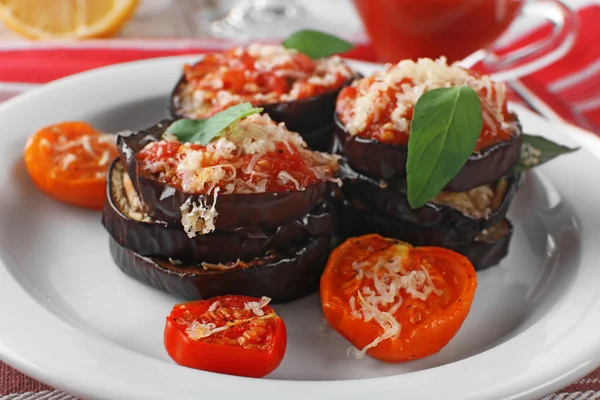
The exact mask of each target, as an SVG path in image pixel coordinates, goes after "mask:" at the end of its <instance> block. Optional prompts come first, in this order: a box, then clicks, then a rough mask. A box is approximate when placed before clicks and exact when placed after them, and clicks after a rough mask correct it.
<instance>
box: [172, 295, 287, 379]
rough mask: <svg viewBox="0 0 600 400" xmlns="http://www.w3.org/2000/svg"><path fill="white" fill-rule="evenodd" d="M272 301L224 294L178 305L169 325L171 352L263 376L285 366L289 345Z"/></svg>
mask: <svg viewBox="0 0 600 400" xmlns="http://www.w3.org/2000/svg"><path fill="white" fill-rule="evenodd" d="M269 301H270V299H269V298H268V297H262V298H260V299H258V298H254V297H247V296H220V297H214V298H212V299H209V300H200V301H194V302H191V303H185V304H178V305H176V306H175V307H174V308H173V311H171V315H169V316H168V317H167V324H166V327H165V348H166V350H167V353H169V356H170V357H171V358H172V359H173V360H174V361H175V362H176V363H177V364H180V365H183V366H186V367H190V368H196V369H201V370H205V371H211V372H218V373H222V374H230V375H239V376H248V377H253V378H262V377H263V376H265V375H267V374H269V373H271V372H272V371H274V370H275V368H277V367H278V366H279V364H280V363H281V360H282V359H283V355H284V354H285V348H286V345H287V333H286V330H285V325H284V323H283V320H282V319H281V318H279V316H277V314H275V311H273V309H272V308H271V307H269V305H268V304H269Z"/></svg>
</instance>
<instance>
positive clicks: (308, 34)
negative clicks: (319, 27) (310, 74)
mask: <svg viewBox="0 0 600 400" xmlns="http://www.w3.org/2000/svg"><path fill="white" fill-rule="evenodd" d="M282 46H283V47H285V48H286V49H295V50H298V51H299V52H301V53H304V54H306V55H307V56H309V57H310V58H313V59H316V58H323V57H329V56H331V55H334V54H338V53H344V52H346V51H348V50H352V49H353V48H354V45H353V44H352V43H348V42H346V41H345V40H343V39H340V38H338V37H336V36H333V35H329V34H327V33H323V32H319V31H312V30H301V31H298V32H295V33H293V34H292V35H291V36H290V37H288V38H287V39H286V40H284V41H283V43H282Z"/></svg>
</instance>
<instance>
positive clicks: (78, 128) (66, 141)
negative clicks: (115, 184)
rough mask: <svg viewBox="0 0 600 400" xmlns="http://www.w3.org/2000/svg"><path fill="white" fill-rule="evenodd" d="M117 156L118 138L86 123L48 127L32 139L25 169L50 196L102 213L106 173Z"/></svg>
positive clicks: (29, 142)
mask: <svg viewBox="0 0 600 400" xmlns="http://www.w3.org/2000/svg"><path fill="white" fill-rule="evenodd" d="M116 157H117V148H116V137H115V136H114V135H109V134H104V133H102V132H99V131H97V130H96V129H94V128H93V127H92V126H90V125H89V124H87V123H85V122H79V121H73V122H63V123H59V124H56V125H51V126H47V127H45V128H42V129H41V130H39V131H38V132H36V133H35V134H34V135H33V136H31V137H30V138H29V140H28V141H27V144H26V146H25V154H24V158H25V166H26V167H27V171H28V172H29V176H31V179H32V180H33V182H34V183H35V184H36V186H37V187H38V188H39V189H40V190H41V191H43V192H44V193H46V194H47V195H49V196H51V197H53V198H55V199H58V200H60V201H63V202H65V203H69V204H74V205H77V206H81V207H87V208H93V209H96V210H101V209H102V206H103V204H104V197H105V191H106V183H105V182H106V172H107V171H108V167H109V165H110V162H111V161H112V160H113V159H114V158H116Z"/></svg>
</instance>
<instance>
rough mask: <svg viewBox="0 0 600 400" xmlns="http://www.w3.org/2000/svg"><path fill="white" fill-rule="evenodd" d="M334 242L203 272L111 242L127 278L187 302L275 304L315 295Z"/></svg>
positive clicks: (315, 243)
mask: <svg viewBox="0 0 600 400" xmlns="http://www.w3.org/2000/svg"><path fill="white" fill-rule="evenodd" d="M330 243H331V238H330V237H327V236H321V237H318V238H313V239H309V241H308V242H307V243H306V244H305V245H303V246H301V247H298V248H295V249H290V250H288V251H287V252H285V253H280V254H276V253H273V254H270V255H267V256H264V257H262V258H259V259H254V260H253V261H252V264H253V265H252V266H249V267H246V268H239V267H237V268H234V269H230V270H224V271H223V270H205V269H203V268H202V266H201V265H199V264H192V265H185V264H182V265H173V264H172V263H170V262H169V261H168V260H163V259H158V258H148V257H143V256H140V255H138V254H136V253H134V252H132V251H130V250H127V249H125V248H123V247H121V246H119V244H118V243H117V242H115V241H114V240H113V239H110V246H109V247H110V253H111V255H112V257H113V260H114V261H115V263H116V264H117V266H118V267H119V268H120V269H121V270H122V271H123V272H125V273H126V274H127V275H129V276H131V277H133V278H135V279H137V280H139V281H141V282H143V283H145V284H147V285H150V286H153V287H155V288H158V289H160V290H163V291H166V292H169V293H172V294H174V295H176V296H178V297H181V298H184V299H187V300H200V299H207V298H211V297H214V296H220V295H225V294H239V295H246V296H253V297H261V296H267V297H270V298H271V299H272V302H273V303H284V302H288V301H292V300H296V299H298V298H300V297H304V296H307V295H309V294H311V293H313V292H315V291H316V290H317V289H318V287H319V279H320V277H321V273H322V272H323V269H324V268H325V264H326V262H327V258H328V257H329V252H330V246H331V244H330Z"/></svg>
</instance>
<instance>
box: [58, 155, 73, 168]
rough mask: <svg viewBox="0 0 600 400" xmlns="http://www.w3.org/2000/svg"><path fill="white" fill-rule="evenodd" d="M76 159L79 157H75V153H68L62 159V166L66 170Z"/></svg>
mask: <svg viewBox="0 0 600 400" xmlns="http://www.w3.org/2000/svg"><path fill="white" fill-rule="evenodd" d="M75 160H77V157H75V154H71V153H67V154H65V156H64V157H63V158H62V159H61V160H60V167H61V168H62V170H63V171H66V170H67V168H69V165H71V163H73V162H74V161H75Z"/></svg>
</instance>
